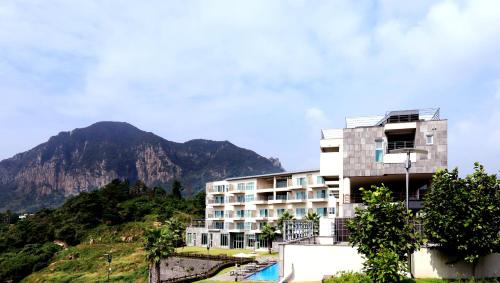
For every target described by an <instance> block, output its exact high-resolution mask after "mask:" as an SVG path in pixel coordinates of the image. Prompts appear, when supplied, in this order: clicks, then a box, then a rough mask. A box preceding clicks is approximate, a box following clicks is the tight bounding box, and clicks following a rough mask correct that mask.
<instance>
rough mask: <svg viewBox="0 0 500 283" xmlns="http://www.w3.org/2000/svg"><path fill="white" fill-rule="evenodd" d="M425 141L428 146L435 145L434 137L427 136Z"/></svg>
mask: <svg viewBox="0 0 500 283" xmlns="http://www.w3.org/2000/svg"><path fill="white" fill-rule="evenodd" d="M425 141H426V144H433V143H434V136H433V135H427V136H426V139H425Z"/></svg>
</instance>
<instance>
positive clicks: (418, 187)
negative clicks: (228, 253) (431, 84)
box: [187, 109, 447, 248]
mask: <svg viewBox="0 0 500 283" xmlns="http://www.w3.org/2000/svg"><path fill="white" fill-rule="evenodd" d="M321 134H322V137H321V140H320V148H321V153H320V170H310V171H300V172H288V173H277V174H269V175H260V176H249V177H239V178H231V179H226V180H223V181H217V182H211V183H208V184H207V186H206V192H207V206H206V221H205V223H204V225H203V226H202V227H190V228H189V229H188V231H187V244H188V245H203V246H205V245H207V244H209V245H210V246H213V247H228V248H249V247H251V248H254V247H266V245H267V243H266V242H265V241H263V240H262V238H261V237H260V235H259V233H260V229H261V227H262V225H263V224H264V223H266V222H271V224H272V223H275V221H276V220H277V219H278V217H279V216H280V215H281V214H282V213H284V212H285V211H289V213H290V214H292V215H294V217H295V218H296V219H301V218H303V217H304V216H305V215H306V214H307V212H308V211H314V212H316V213H318V214H319V215H320V216H321V217H323V218H335V217H343V218H344V217H352V216H354V208H355V207H356V206H358V205H360V203H361V194H360V191H359V189H360V188H362V187H364V188H370V187H371V186H372V185H381V184H382V183H383V184H385V185H386V186H387V187H389V188H390V189H391V190H392V191H393V194H394V196H395V197H396V198H397V199H400V200H404V199H405V198H406V195H405V191H406V187H405V184H406V183H405V173H406V169H405V167H404V162H405V160H406V158H407V155H406V154H404V153H395V152H393V150H396V149H401V148H405V149H408V148H410V149H419V150H420V152H422V151H426V153H425V154H423V153H411V154H410V160H411V162H412V167H411V169H410V172H411V176H410V186H409V207H410V208H411V209H414V210H418V209H419V208H420V207H421V201H422V197H423V195H425V192H426V190H427V188H428V187H429V185H430V182H431V181H432V174H433V173H434V172H435V171H436V170H437V169H438V168H446V167H447V121H446V120H442V119H440V117H439V109H425V110H406V111H391V112H388V113H386V114H385V115H381V116H370V117H356V118H346V128H343V129H325V130H322V133H321Z"/></svg>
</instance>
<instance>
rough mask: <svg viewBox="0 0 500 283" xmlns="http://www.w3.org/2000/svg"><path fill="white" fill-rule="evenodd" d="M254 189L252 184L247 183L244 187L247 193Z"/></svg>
mask: <svg viewBox="0 0 500 283" xmlns="http://www.w3.org/2000/svg"><path fill="white" fill-rule="evenodd" d="M254 188H255V183H254V182H250V183H247V186H246V190H247V191H253V189H254Z"/></svg>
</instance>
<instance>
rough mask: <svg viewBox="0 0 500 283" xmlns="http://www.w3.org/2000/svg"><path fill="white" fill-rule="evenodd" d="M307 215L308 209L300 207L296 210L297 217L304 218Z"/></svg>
mask: <svg viewBox="0 0 500 283" xmlns="http://www.w3.org/2000/svg"><path fill="white" fill-rule="evenodd" d="M305 215H306V209H305V208H303V207H299V208H296V209H295V216H297V217H304V216H305Z"/></svg>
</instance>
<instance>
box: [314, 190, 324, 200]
mask: <svg viewBox="0 0 500 283" xmlns="http://www.w3.org/2000/svg"><path fill="white" fill-rule="evenodd" d="M316 198H326V190H321V191H317V192H316Z"/></svg>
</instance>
